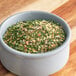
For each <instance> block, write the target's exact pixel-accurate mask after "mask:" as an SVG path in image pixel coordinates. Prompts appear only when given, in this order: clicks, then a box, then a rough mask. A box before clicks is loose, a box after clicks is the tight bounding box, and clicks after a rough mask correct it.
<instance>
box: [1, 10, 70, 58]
mask: <svg viewBox="0 0 76 76" xmlns="http://www.w3.org/2000/svg"><path fill="white" fill-rule="evenodd" d="M31 12H32V13H45V14H49V15H52V16H55V17H56V18H58V19H60V20H61V21H63V22H64V23H65V25H66V27H67V28H68V29H67V30H68V31H69V33H68V36H67V37H66V40H65V41H64V43H63V44H62V45H61V46H59V47H57V48H55V49H53V50H51V51H48V52H45V53H38V54H30V53H24V52H20V51H17V50H15V49H13V48H11V47H9V46H8V45H7V44H6V43H5V42H4V41H3V38H2V35H1V34H0V42H1V45H2V46H3V47H4V48H5V49H6V50H7V51H8V52H10V53H12V54H15V55H19V56H24V57H33V58H37V57H45V56H49V55H51V56H52V55H55V54H57V53H59V52H61V51H62V49H64V48H65V47H66V46H67V44H68V43H70V38H71V31H70V27H69V25H68V23H67V22H66V21H65V20H64V19H62V18H61V17H59V16H58V15H56V14H53V13H48V12H44V11H24V12H19V13H16V14H14V15H12V16H10V17H8V18H7V19H5V20H4V21H3V22H2V23H1V26H0V30H1V29H2V26H3V24H4V23H5V21H7V20H9V19H10V18H11V17H13V16H16V15H19V14H24V13H31ZM64 30H65V29H64ZM0 33H1V31H0Z"/></svg>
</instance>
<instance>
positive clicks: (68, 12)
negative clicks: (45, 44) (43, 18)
mask: <svg viewBox="0 0 76 76" xmlns="http://www.w3.org/2000/svg"><path fill="white" fill-rule="evenodd" d="M5 1H6V2H7V1H10V0H5ZM11 1H13V0H11ZM11 1H10V4H11ZM15 1H17V0H15ZM21 1H23V0H21ZM25 1H26V0H25ZM32 1H33V2H35V1H36V0H32ZM53 1H54V0H53ZM1 2H2V1H1V0H0V3H1ZM29 2H30V1H29V0H28V3H24V4H23V5H22V7H18V5H16V4H15V6H16V7H18V9H16V8H15V7H12V9H13V8H15V10H14V9H13V10H12V11H10V10H11V9H10V8H9V7H10V6H11V5H9V7H8V9H6V8H5V7H4V9H5V10H6V11H7V10H9V12H6V11H5V10H3V13H4V15H3V13H2V11H0V20H1V21H3V19H5V18H6V17H7V16H8V15H11V14H12V12H13V11H14V12H15V11H19V8H21V9H20V10H23V9H24V6H25V5H27V4H29ZM15 3H16V2H15ZM30 4H31V2H30ZM13 5H14V3H13ZM1 6H2V5H1ZM2 7H3V6H2ZM22 8H23V9H22ZM0 10H1V7H0ZM47 10H48V9H47ZM4 11H5V12H4ZM49 12H50V11H49ZM52 13H55V14H57V15H59V16H61V17H62V18H64V19H65V20H66V21H67V22H68V23H69V26H70V28H71V33H72V38H71V44H70V58H69V61H68V63H67V64H66V65H65V66H64V67H63V68H62V69H61V70H60V71H58V72H57V73H55V74H53V75H50V76H76V0H69V1H68V2H67V3H65V4H64V5H62V6H61V7H59V8H57V9H56V10H54V11H52ZM0 76H16V75H14V74H12V73H10V72H9V71H8V70H6V69H5V68H4V67H3V65H2V64H1V62H0Z"/></svg>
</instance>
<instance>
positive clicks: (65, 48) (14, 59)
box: [0, 11, 70, 76]
mask: <svg viewBox="0 0 76 76" xmlns="http://www.w3.org/2000/svg"><path fill="white" fill-rule="evenodd" d="M34 19H45V20H48V19H50V20H54V21H56V22H58V23H60V24H61V25H62V26H63V28H64V30H65V32H66V40H65V42H64V43H63V44H62V45H61V46H60V47H58V48H56V49H54V50H52V51H49V52H46V53H42V54H27V53H23V52H19V51H17V50H15V49H12V48H10V47H9V46H8V45H7V44H5V42H4V41H3V39H2V36H3V34H4V33H5V31H6V30H7V28H8V27H9V26H11V25H12V24H15V23H17V22H18V21H25V20H34ZM0 45H1V46H0V48H2V49H1V50H0V59H1V62H2V64H3V65H4V66H5V68H7V69H8V70H9V71H11V72H13V73H15V74H17V75H19V76H48V75H49V74H53V73H55V72H57V71H59V70H60V69H61V68H62V67H63V66H64V65H65V64H66V63H67V61H68V58H69V45H70V28H69V26H68V24H67V23H66V22H65V21H64V20H63V19H62V18H60V17H59V16H56V15H54V14H51V13H47V12H41V11H28V12H22V13H17V14H15V15H13V16H11V17H9V18H7V19H6V20H5V21H4V22H3V23H2V24H1V28H0Z"/></svg>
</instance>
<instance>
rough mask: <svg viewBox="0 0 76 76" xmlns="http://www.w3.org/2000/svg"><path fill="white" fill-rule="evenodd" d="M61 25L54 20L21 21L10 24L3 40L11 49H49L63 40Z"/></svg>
mask: <svg viewBox="0 0 76 76" xmlns="http://www.w3.org/2000/svg"><path fill="white" fill-rule="evenodd" d="M65 36H66V34H65V31H64V29H63V27H62V26H61V25H60V24H59V23H56V22H54V21H47V20H32V21H22V22H18V23H16V24H14V25H12V26H10V27H9V28H8V29H7V31H6V32H5V34H4V35H3V40H4V42H5V43H6V44H7V45H8V46H10V47H11V48H13V49H16V50H18V51H21V52H25V53H33V54H37V53H44V52H47V51H51V50H52V49H55V48H57V47H59V46H60V45H62V44H63V42H64V41H65Z"/></svg>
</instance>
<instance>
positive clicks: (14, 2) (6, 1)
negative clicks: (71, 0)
mask: <svg viewBox="0 0 76 76" xmlns="http://www.w3.org/2000/svg"><path fill="white" fill-rule="evenodd" d="M67 1H68V0H47V1H46V0H0V22H2V21H3V20H4V19H5V18H7V17H9V16H10V15H12V14H14V13H17V12H21V11H28V10H30V11H31V10H41V11H48V12H50V11H52V10H54V9H56V8H58V7H59V6H61V5H62V4H64V3H65V2H67Z"/></svg>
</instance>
